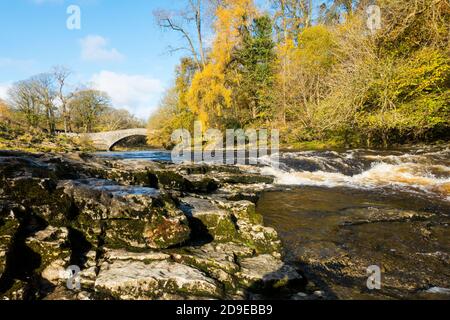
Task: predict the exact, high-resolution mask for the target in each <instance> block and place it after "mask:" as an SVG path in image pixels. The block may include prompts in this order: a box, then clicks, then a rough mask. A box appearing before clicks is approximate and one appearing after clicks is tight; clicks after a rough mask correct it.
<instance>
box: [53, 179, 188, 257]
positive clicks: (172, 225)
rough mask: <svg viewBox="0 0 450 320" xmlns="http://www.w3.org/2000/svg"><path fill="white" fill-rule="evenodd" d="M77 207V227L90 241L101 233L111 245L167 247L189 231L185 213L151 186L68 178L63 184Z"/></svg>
mask: <svg viewBox="0 0 450 320" xmlns="http://www.w3.org/2000/svg"><path fill="white" fill-rule="evenodd" d="M60 187H61V188H63V189H64V192H65V193H66V194H68V195H70V196H71V197H72V198H73V200H74V202H75V204H76V206H77V208H78V210H79V212H80V213H79V215H78V217H77V223H78V225H77V226H78V228H80V229H81V230H82V231H84V232H85V233H86V234H88V235H89V239H90V241H93V242H95V241H96V238H98V237H99V236H101V235H102V233H103V236H104V241H105V242H106V243H107V244H108V245H109V246H115V247H127V246H131V247H136V248H146V247H147V248H167V247H170V246H173V245H176V244H180V243H182V242H184V241H186V240H187V239H188V238H189V235H190V229H189V227H188V223H187V219H186V217H185V215H184V214H183V213H182V212H181V211H180V210H178V209H176V208H175V206H174V205H173V204H172V203H171V201H172V200H171V199H170V198H169V197H168V196H166V195H164V194H162V193H161V192H160V191H158V190H156V189H152V188H144V187H130V186H120V185H117V184H114V183H112V182H110V181H106V180H98V179H88V180H78V181H66V182H63V183H62V184H61V185H60Z"/></svg>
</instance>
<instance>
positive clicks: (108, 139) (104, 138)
mask: <svg viewBox="0 0 450 320" xmlns="http://www.w3.org/2000/svg"><path fill="white" fill-rule="evenodd" d="M147 134H148V131H147V129H145V128H138V129H127V130H117V131H108V132H98V133H88V134H86V135H87V137H88V139H90V140H91V141H92V142H93V144H94V147H95V148H97V149H99V150H108V151H111V149H112V148H113V147H114V146H115V145H116V144H117V143H118V142H120V141H122V140H124V139H126V138H130V137H136V136H144V137H146V136H147Z"/></svg>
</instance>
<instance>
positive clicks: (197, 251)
mask: <svg viewBox="0 0 450 320" xmlns="http://www.w3.org/2000/svg"><path fill="white" fill-rule="evenodd" d="M272 182H273V179H272V178H271V177H263V176H259V175H257V174H255V173H252V172H244V171H241V170H240V169H239V168H236V167H231V166H204V165H192V166H188V165H183V166H176V165H171V164H167V163H166V164H164V163H157V162H150V161H133V162H130V161H123V160H106V159H99V158H96V157H93V156H90V155H82V154H81V155H80V154H73V155H65V156H60V155H44V154H27V153H20V152H0V297H1V298H2V299H25V300H35V299H47V300H53V299H58V300H84V299H144V300H145V299H198V298H202V299H263V298H266V297H270V296H276V297H291V296H292V295H294V294H297V293H298V292H299V291H301V290H303V288H304V286H305V281H304V278H303V277H302V275H301V274H300V273H299V272H298V271H297V269H296V268H295V267H294V266H291V265H287V264H286V263H284V262H283V255H282V248H281V242H280V240H279V238H278V236H277V233H276V231H275V230H274V229H272V228H268V227H265V226H264V225H263V219H262V216H261V215H259V214H258V213H257V211H256V210H255V202H256V200H257V198H258V197H259V192H260V191H261V190H262V189H263V188H261V189H260V190H259V191H258V190H257V188H255V187H254V185H258V186H261V185H264V186H266V185H268V184H270V183H272ZM69 266H77V267H79V269H80V273H79V274H77V275H76V276H77V279H79V280H80V285H81V288H80V290H78V291H73V290H69V289H68V288H67V282H68V280H71V279H72V278H73V274H70V273H68V271H67V268H68V267H69Z"/></svg>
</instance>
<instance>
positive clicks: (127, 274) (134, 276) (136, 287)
mask: <svg viewBox="0 0 450 320" xmlns="http://www.w3.org/2000/svg"><path fill="white" fill-rule="evenodd" d="M95 290H96V292H97V294H100V295H105V296H110V297H113V298H116V299H125V300H127V299H139V300H145V299H158V298H160V297H161V296H163V295H164V294H177V295H180V296H196V297H212V298H214V297H215V298H218V297H220V296H221V293H220V292H219V291H218V286H217V284H216V283H215V281H214V280H213V279H211V278H209V277H208V276H206V275H205V274H204V273H202V272H200V271H199V270H197V269H194V268H191V267H188V266H186V265H182V264H179V263H176V262H170V261H153V262H149V263H144V262H141V261H121V260H116V261H113V262H111V263H108V262H105V263H104V264H102V266H101V268H100V272H99V274H98V277H97V279H96V281H95Z"/></svg>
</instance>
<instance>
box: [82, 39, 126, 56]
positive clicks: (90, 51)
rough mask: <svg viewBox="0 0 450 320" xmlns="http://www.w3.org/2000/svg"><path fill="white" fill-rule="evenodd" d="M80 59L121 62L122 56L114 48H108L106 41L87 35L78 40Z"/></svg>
mask: <svg viewBox="0 0 450 320" xmlns="http://www.w3.org/2000/svg"><path fill="white" fill-rule="evenodd" d="M80 43H81V58H82V59H83V60H86V61H121V60H123V59H124V56H123V55H122V54H121V53H120V52H119V51H117V49H115V48H108V40H107V39H105V38H103V37H101V36H98V35H89V36H87V37H85V38H83V39H81V40H80Z"/></svg>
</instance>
